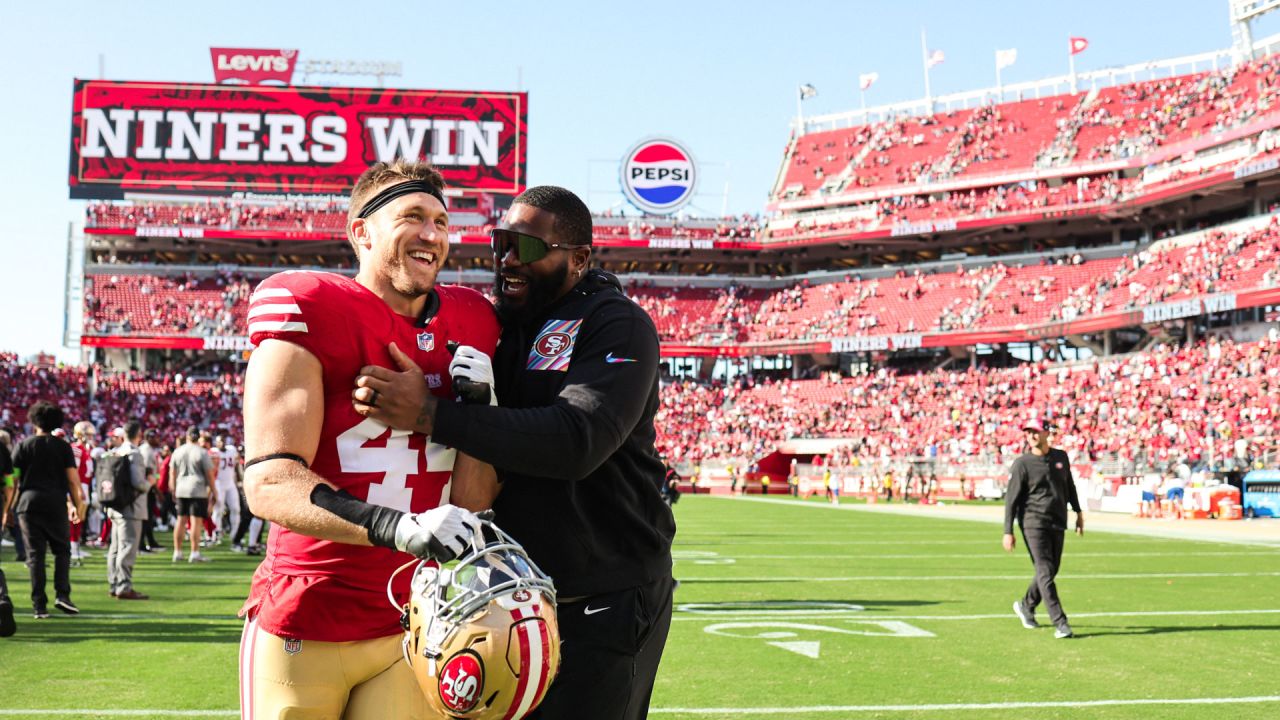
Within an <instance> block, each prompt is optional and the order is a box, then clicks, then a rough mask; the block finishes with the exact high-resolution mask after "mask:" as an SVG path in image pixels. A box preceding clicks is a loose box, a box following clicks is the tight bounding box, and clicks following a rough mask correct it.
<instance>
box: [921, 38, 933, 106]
mask: <svg viewBox="0 0 1280 720" xmlns="http://www.w3.org/2000/svg"><path fill="white" fill-rule="evenodd" d="M920 59H921V60H922V61H924V101H925V103H927V104H928V106H929V110H930V111H932V110H933V94H932V93H931V92H929V41H928V39H927V38H926V37H925V32H924V28H923V27H921V28H920Z"/></svg>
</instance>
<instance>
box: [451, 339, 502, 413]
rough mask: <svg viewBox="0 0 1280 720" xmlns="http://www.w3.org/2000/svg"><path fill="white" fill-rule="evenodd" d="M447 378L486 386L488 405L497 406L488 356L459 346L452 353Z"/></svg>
mask: <svg viewBox="0 0 1280 720" xmlns="http://www.w3.org/2000/svg"><path fill="white" fill-rule="evenodd" d="M449 376H450V377H452V378H453V379H454V380H455V381H457V380H458V379H459V378H461V379H463V380H467V381H469V382H473V383H478V384H481V385H487V386H488V388H489V404H490V405H495V406H496V405H497V404H498V394H497V393H496V392H494V390H493V388H494V381H493V360H491V359H490V358H489V356H488V355H486V354H484V353H482V352H480V351H479V350H477V349H475V348H473V347H471V346H470V345H459V346H458V349H457V350H455V351H454V352H453V360H452V361H450V363H449Z"/></svg>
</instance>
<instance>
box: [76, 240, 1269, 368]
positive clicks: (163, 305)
mask: <svg viewBox="0 0 1280 720" xmlns="http://www.w3.org/2000/svg"><path fill="white" fill-rule="evenodd" d="M1192 237H1194V238H1197V239H1194V240H1192V241H1190V242H1189V243H1188V242H1186V241H1183V240H1179V239H1177V238H1171V239H1169V240H1167V241H1161V242H1158V243H1156V244H1154V245H1152V246H1151V247H1149V248H1147V249H1145V250H1143V251H1142V252H1140V253H1138V254H1137V255H1135V256H1133V257H1118V258H1104V259H1094V260H1084V259H1082V258H1080V257H1079V256H1072V257H1062V258H1057V259H1054V260H1046V261H1043V262H1041V263H1037V264H1034V265H1029V266H1025V267H1011V266H1008V265H1006V264H1004V263H1003V262H999V261H996V262H993V263H991V264H990V265H986V266H983V267H979V268H971V269H968V270H958V271H952V272H939V273H934V274H926V273H922V272H920V271H919V270H916V271H914V272H911V273H908V272H906V271H905V270H904V271H900V272H899V273H898V274H897V275H896V276H894V277H888V278H878V279H876V278H866V279H864V278H862V277H861V276H860V275H856V274H851V275H849V276H847V277H846V278H845V279H843V280H840V281H837V282H829V283H823V284H809V283H808V282H807V281H802V282H800V283H798V284H795V285H792V286H789V287H785V288H781V289H777V290H763V289H749V288H744V287H740V286H736V285H730V286H727V287H718V288H682V287H654V286H646V285H634V286H632V287H629V288H628V293H629V294H630V295H631V296H632V297H633V298H635V300H636V302H638V303H639V304H640V305H641V307H643V308H645V310H646V311H648V313H649V315H650V316H651V317H652V318H653V319H654V323H655V324H656V325H657V327H658V332H659V336H660V337H661V338H662V340H663V341H664V342H672V343H695V344H722V343H725V342H730V343H735V342H770V341H780V340H827V339H831V338H835V337H848V336H854V335H886V334H895V333H910V332H933V331H950V330H962V329H967V328H1005V327H1017V326H1024V325H1035V324H1039V323H1044V322H1054V321H1060V320H1072V319H1075V318H1079V317H1085V316H1090V315H1098V314H1101V313H1105V312H1110V311H1114V310H1121V309H1128V308H1132V307H1137V306H1141V305H1147V304H1152V303H1158V302H1166V301H1169V300H1176V299H1178V298H1182V297H1190V296H1194V295H1204V294H1210V293H1216V292H1229V291H1235V290H1242V289H1247V288H1253V287H1263V286H1268V285H1269V284H1275V282H1276V279H1277V275H1280V223H1278V222H1277V221H1276V220H1275V219H1273V220H1272V221H1271V223H1270V224H1268V225H1266V226H1264V227H1262V228H1260V229H1258V230H1254V231H1252V232H1224V231H1211V232H1206V233H1202V234H1200V235H1199V236H1192ZM252 285H253V283H252V282H251V281H249V280H247V279H245V278H244V277H242V276H239V275H237V274H235V273H228V272H223V271H219V272H217V273H216V274H214V275H212V276H209V277H201V278H196V277H193V276H191V275H179V276H160V275H124V274H118V275H89V276H87V277H86V283H85V324H84V332H85V333H86V334H90V335H120V336H220V335H243V334H244V327H245V319H244V318H245V313H246V311H247V304H248V296H249V293H250V291H251V290H252ZM482 290H487V288H482Z"/></svg>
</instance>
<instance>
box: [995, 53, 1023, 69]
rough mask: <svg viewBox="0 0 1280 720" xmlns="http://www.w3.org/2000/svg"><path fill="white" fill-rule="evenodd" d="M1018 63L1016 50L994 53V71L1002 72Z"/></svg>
mask: <svg viewBox="0 0 1280 720" xmlns="http://www.w3.org/2000/svg"><path fill="white" fill-rule="evenodd" d="M1017 61H1018V48H1009V49H1008V50H997V51H996V69H997V70H1003V69H1005V68H1007V67H1009V66H1010V65H1012V64H1014V63H1015V62H1017Z"/></svg>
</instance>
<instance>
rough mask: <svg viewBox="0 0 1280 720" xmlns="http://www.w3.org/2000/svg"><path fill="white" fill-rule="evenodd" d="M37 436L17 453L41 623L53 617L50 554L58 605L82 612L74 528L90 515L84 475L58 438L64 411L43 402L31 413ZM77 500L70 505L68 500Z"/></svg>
mask: <svg viewBox="0 0 1280 720" xmlns="http://www.w3.org/2000/svg"><path fill="white" fill-rule="evenodd" d="M27 419H28V420H30V421H31V424H32V425H33V426H35V430H36V434H35V435H32V436H31V437H29V438H27V439H26V440H23V441H22V442H21V443H20V444H19V445H18V447H17V449H16V450H14V452H13V466H14V468H15V469H16V470H17V472H18V483H17V489H18V500H17V511H18V527H19V528H21V530H22V540H23V543H24V544H26V546H27V570H28V571H29V572H30V574H31V607H32V613H33V614H34V616H35V618H36V619H37V620H42V619H44V618H47V617H49V596H48V595H46V594H45V564H44V556H45V553H46V551H52V553H53V589H54V593H55V595H54V601H53V604H54V607H56V608H58V609H59V610H61V611H62V612H64V613H67V614H68V615H76V614H78V613H79V612H80V609H79V608H77V607H76V606H75V604H74V603H72V602H71V527H70V525H69V522H78V521H79V520H80V518H81V517H84V513H85V502H84V497H83V496H82V495H81V494H80V474H79V473H78V472H77V471H76V460H75V456H74V454H73V453H72V452H71V446H70V445H69V444H67V441H66V440H63V439H62V438H58V437H54V436H53V434H52V433H53V431H54V430H57V429H59V428H61V427H62V423H63V420H64V419H65V417H64V415H63V414H62V408H60V407H58V406H57V405H54V404H52V403H48V402H44V401H40V402H37V403H36V404H34V405H32V406H31V409H30V410H28V411H27ZM68 495H70V496H71V506H70V507H68V503H67V496H68Z"/></svg>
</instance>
